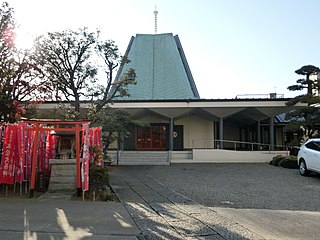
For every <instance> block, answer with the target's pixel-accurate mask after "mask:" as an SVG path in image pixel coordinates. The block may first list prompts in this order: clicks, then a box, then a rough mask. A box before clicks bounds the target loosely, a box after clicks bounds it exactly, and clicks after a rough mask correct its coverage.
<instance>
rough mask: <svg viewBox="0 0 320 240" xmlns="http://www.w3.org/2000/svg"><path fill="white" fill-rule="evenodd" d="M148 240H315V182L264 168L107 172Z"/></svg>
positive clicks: (319, 198)
mask: <svg viewBox="0 0 320 240" xmlns="http://www.w3.org/2000/svg"><path fill="white" fill-rule="evenodd" d="M111 174H112V179H113V180H112V181H113V185H114V189H115V191H116V192H117V194H118V195H119V197H120V198H121V200H122V202H123V203H124V205H125V207H126V208H127V210H128V211H129V213H130V214H131V216H132V217H133V219H134V221H135V223H136V225H137V226H138V227H139V228H140V230H141V231H142V232H143V233H144V235H145V236H146V238H147V239H316V238H318V236H319V234H320V177H319V175H313V176H311V177H307V178H305V177H302V176H300V175H299V174H298V171H297V170H296V169H284V168H278V167H274V166H270V165H268V164H245V163H239V164H173V165H171V166H121V167H113V168H112V170H111Z"/></svg>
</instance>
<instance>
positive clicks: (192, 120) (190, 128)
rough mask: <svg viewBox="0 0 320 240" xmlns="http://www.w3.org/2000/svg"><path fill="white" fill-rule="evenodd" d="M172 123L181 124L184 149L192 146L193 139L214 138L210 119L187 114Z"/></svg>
mask: <svg viewBox="0 0 320 240" xmlns="http://www.w3.org/2000/svg"><path fill="white" fill-rule="evenodd" d="M174 124H175V125H183V131H184V133H183V144H184V146H183V147H184V148H186V149H188V148H189V149H190V148H193V141H194V140H199V139H201V140H209V139H213V138H214V130H213V122H212V121H209V120H206V119H203V118H199V117H197V116H187V117H185V118H182V119H179V120H176V121H175V122H174ZM203 144H204V143H203ZM198 147H199V146H198ZM203 147H205V146H203Z"/></svg>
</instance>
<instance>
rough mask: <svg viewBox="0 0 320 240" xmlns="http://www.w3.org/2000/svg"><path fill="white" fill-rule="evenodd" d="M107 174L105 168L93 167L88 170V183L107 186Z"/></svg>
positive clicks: (108, 177)
mask: <svg viewBox="0 0 320 240" xmlns="http://www.w3.org/2000/svg"><path fill="white" fill-rule="evenodd" d="M109 179H110V176H109V172H108V169H107V168H106V167H100V166H96V165H93V166H91V167H90V170H89V183H90V184H99V185H107V186H109Z"/></svg>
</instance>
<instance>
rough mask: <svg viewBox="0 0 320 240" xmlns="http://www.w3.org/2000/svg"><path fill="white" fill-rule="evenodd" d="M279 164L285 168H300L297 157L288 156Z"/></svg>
mask: <svg viewBox="0 0 320 240" xmlns="http://www.w3.org/2000/svg"><path fill="white" fill-rule="evenodd" d="M279 166H280V167H283V168H291V169H297V168H299V166H298V163H297V158H296V157H294V156H293V157H286V158H284V159H282V160H281V161H280V162H279Z"/></svg>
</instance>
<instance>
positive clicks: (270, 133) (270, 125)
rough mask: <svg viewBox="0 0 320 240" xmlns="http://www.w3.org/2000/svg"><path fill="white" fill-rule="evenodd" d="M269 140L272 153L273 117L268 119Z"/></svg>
mask: <svg viewBox="0 0 320 240" xmlns="http://www.w3.org/2000/svg"><path fill="white" fill-rule="evenodd" d="M269 138H270V142H269V144H270V145H271V146H270V150H271V151H273V150H274V120H273V117H271V118H270V119H269Z"/></svg>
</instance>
